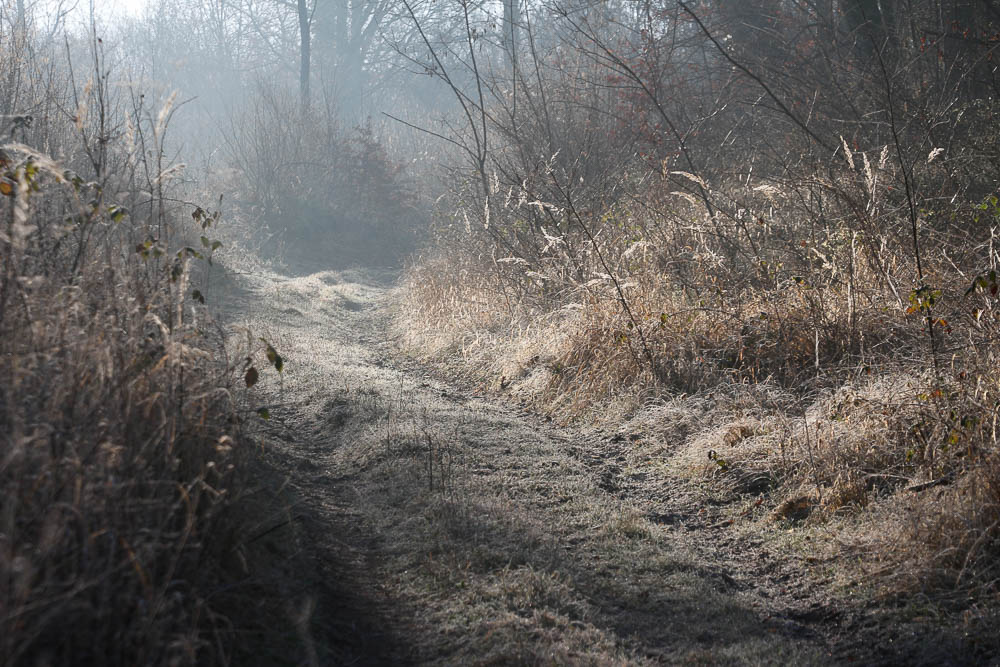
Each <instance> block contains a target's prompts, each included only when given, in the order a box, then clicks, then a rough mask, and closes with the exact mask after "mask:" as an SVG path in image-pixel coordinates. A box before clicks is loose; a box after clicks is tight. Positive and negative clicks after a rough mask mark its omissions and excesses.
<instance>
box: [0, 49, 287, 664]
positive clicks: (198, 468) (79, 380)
mask: <svg viewBox="0 0 1000 667" xmlns="http://www.w3.org/2000/svg"><path fill="white" fill-rule="evenodd" d="M0 36H2V35H0ZM94 48H97V47H96V45H94ZM5 55H7V56H14V55H15V54H11V53H9V52H5ZM37 64H38V63H31V62H28V61H25V60H21V59H19V58H15V57H11V58H7V59H0V69H3V71H4V75H3V76H4V79H5V80H20V81H21V84H22V86H21V88H19V90H20V92H21V97H20V98H17V99H7V98H3V99H0V102H2V103H3V105H4V106H3V109H5V110H8V111H9V110H10V109H9V108H8V105H10V104H24V105H25V106H26V107H27V110H33V109H44V108H47V107H48V106H51V105H53V104H63V106H64V107H67V108H69V107H70V106H72V105H69V104H67V100H66V99H65V98H61V97H59V96H60V95H66V94H68V93H66V92H65V91H66V89H67V86H66V82H65V81H61V82H60V81H59V79H58V77H59V76H60V70H59V68H58V67H52V68H51V69H50V70H48V74H49V77H50V78H49V79H47V80H46V79H41V78H39V76H38V73H37V72H35V71H34V70H33V69H32V67H33V66H34V65H37ZM62 74H65V73H64V72H63V73H62ZM19 77H20V78H19ZM107 82H108V79H107V78H104V79H101V80H100V82H99V83H97V84H95V85H93V86H88V87H87V88H86V89H85V90H84V92H83V93H82V99H80V100H79V101H78V102H79V103H78V108H79V111H78V117H77V123H76V125H75V126H74V125H73V124H72V123H69V124H60V123H59V122H57V121H54V120H50V119H49V118H48V117H46V118H42V117H36V118H35V122H34V124H29V125H27V126H25V127H24V128H21V129H20V130H18V132H17V137H16V138H17V139H18V140H19V142H20V143H17V144H10V145H6V146H4V147H3V150H2V151H0V157H2V159H0V195H2V196H0V256H2V260H0V267H2V268H0V376H2V377H3V378H4V382H3V385H2V387H0V443H2V444H0V498H2V501H0V662H2V663H3V664H5V665H21V664H25V665H27V664H31V665H46V664H79V665H86V664H94V665H97V664H100V665H124V664H130V665H132V664H143V665H159V664H171V665H182V664H189V665H194V664H199V665H201V664H229V663H231V662H239V663H245V662H246V660H243V659H241V658H240V656H244V657H245V653H244V652H245V651H248V650H249V651H251V652H253V651H256V650H258V649H260V648H261V646H262V645H263V644H264V643H266V642H267V641H270V640H271V639H273V637H275V636H277V635H278V634H280V632H281V628H282V627H283V626H284V625H289V621H288V620H287V619H282V618H280V614H279V615H278V617H276V616H273V614H272V615H271V616H268V614H269V613H272V612H269V611H268V610H267V609H261V608H260V604H261V602H262V601H264V600H269V599H271V598H269V595H273V593H269V592H268V590H269V589H268V587H267V586H266V585H263V584H262V583H261V582H260V581H259V580H257V579H255V578H254V577H253V576H252V573H251V569H252V567H253V565H254V564H255V563H254V559H255V552H254V548H255V547H254V546H253V545H249V544H248V542H249V541H250V540H251V539H252V538H253V536H254V535H255V534H256V533H257V532H258V529H259V528H260V527H261V524H262V522H264V521H267V520H269V519H270V518H271V517H270V516H267V515H259V516H253V515H251V514H250V510H249V508H250V507H251V504H249V503H250V501H251V500H253V499H252V497H254V496H255V495H259V494H256V490H255V489H253V487H252V486H251V485H250V481H249V480H250V478H249V476H248V473H249V471H250V468H251V466H252V465H253V464H254V461H255V459H256V458H257V453H256V452H255V451H254V449H253V446H252V445H251V444H250V441H249V439H248V438H247V436H246V434H245V432H244V427H243V423H244V418H245V417H246V415H247V412H248V408H249V406H248V405H247V401H246V398H245V396H244V395H243V394H244V393H245V388H242V389H243V392H242V393H241V389H240V388H239V387H240V385H241V384H242V374H243V371H244V370H245V369H244V366H243V357H245V356H247V355H250V354H253V355H254V358H255V359H259V356H258V355H259V353H260V350H258V349H256V348H252V349H242V350H241V351H240V355H239V357H238V358H237V359H236V360H235V361H233V360H231V359H230V358H229V357H227V355H226V349H225V344H224V340H223V333H222V331H221V329H220V328H219V327H218V326H217V325H216V324H215V323H213V321H212V319H211V318H210V317H209V316H208V312H207V311H206V309H205V306H203V305H202V303H201V302H200V301H201V299H199V297H198V293H199V292H200V291H202V290H204V289H205V286H204V284H203V283H202V282H200V281H198V282H196V281H195V279H194V277H193V274H195V273H198V274H200V275H204V274H205V269H208V268H210V267H208V266H207V264H206V260H207V255H208V254H209V253H210V252H211V249H210V248H206V247H203V245H208V246H210V241H209V243H207V244H203V243H202V242H201V241H200V240H199V236H200V235H202V234H209V235H213V231H212V230H211V229H209V228H206V227H204V226H199V225H196V224H195V223H193V222H192V220H191V210H190V208H186V207H185V208H183V209H179V208H175V205H174V204H173V203H172V202H174V201H175V200H174V199H173V198H172V197H171V196H170V188H171V187H172V186H171V181H172V178H173V177H175V176H176V174H177V173H179V172H178V169H177V168H173V167H171V166H170V165H165V164H160V163H155V160H154V162H152V163H151V162H147V160H148V159H149V157H148V156H154V155H156V154H157V153H161V152H162V150H163V146H162V137H163V135H164V130H165V123H166V119H167V118H168V117H169V109H167V110H164V111H163V112H161V113H159V114H155V115H154V114H151V113H146V112H145V110H143V109H141V108H136V109H133V111H132V112H131V115H130V116H128V117H126V115H124V112H118V111H116V112H115V113H112V112H111V111H110V110H109V108H108V107H107V106H104V105H110V104H111V103H112V101H113V100H114V99H117V98H116V97H111V96H112V95H117V94H118V93H119V92H120V91H112V90H111V89H110V88H109V87H108V83H107ZM57 84H60V85H57ZM97 91H100V93H101V94H103V97H101V95H99V94H98V92H97ZM0 97H2V96H0ZM134 99H141V98H134ZM121 108H122V107H120V106H118V107H116V109H119V110H120V109H121ZM18 110H21V109H20V108H19V109H18ZM99 111H100V113H98V112H99ZM5 118H6V116H5ZM112 135H113V136H114V137H116V138H115V140H113V141H112V140H107V137H108V136H112ZM145 142H149V144H147V143H145ZM35 143H45V144H46V145H48V146H51V147H52V149H53V150H57V151H58V152H59V153H60V154H62V155H64V156H65V158H64V160H63V161H62V162H60V163H56V162H55V161H53V160H52V159H50V158H49V157H47V156H45V155H42V154H40V153H37V152H35V151H34V150H32V149H31V148H29V147H28V146H29V145H31V144H35ZM154 147H155V150H152V148H154ZM142 174H145V175H146V176H145V178H146V180H145V181H144V182H143V181H142V180H141V176H142ZM111 193H114V194H111ZM185 246H189V248H188V249H185ZM195 247H197V248H198V251H195V250H194V248H195ZM196 268H198V271H195V269H196ZM265 363H266V362H265ZM253 503H254V504H253V505H252V506H253V507H254V508H256V509H258V510H259V509H260V507H261V506H264V507H266V506H267V505H266V503H263V500H262V499H261V498H259V497H257V498H256V499H255V500H253ZM271 601H272V602H273V599H272V600H271ZM244 604H253V605H254V606H255V608H256V613H259V614H261V616H262V619H261V620H262V622H266V621H264V618H269V619H270V622H271V623H272V625H271V628H270V629H269V630H268V633H270V634H265V633H263V632H255V633H254V634H255V635H256V637H257V638H255V639H253V640H252V641H247V640H246V639H245V638H244V637H243V636H242V633H244V632H246V631H247V629H248V628H250V627H255V626H256V623H257V621H252V622H250V623H248V622H247V619H246V618H241V617H240V616H239V615H237V614H233V613H232V612H234V611H238V610H239V607H240V606H241V605H244ZM261 628H263V625H262V626H261ZM261 628H258V630H259V629H261Z"/></svg>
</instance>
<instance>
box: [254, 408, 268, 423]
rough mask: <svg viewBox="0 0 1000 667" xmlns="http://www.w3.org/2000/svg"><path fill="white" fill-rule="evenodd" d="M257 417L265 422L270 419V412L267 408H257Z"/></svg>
mask: <svg viewBox="0 0 1000 667" xmlns="http://www.w3.org/2000/svg"><path fill="white" fill-rule="evenodd" d="M257 416H258V417H260V418H261V419H263V420H265V421H266V420H268V419H270V418H271V411H270V410H268V409H267V408H257Z"/></svg>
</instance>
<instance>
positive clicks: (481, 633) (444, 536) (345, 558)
mask: <svg viewBox="0 0 1000 667" xmlns="http://www.w3.org/2000/svg"><path fill="white" fill-rule="evenodd" d="M392 278H393V276H392V275H391V274H386V273H378V272H374V271H353V272H352V271H346V272H329V271H327V272H319V273H315V274H312V275H305V276H300V277H285V276H279V275H270V276H256V277H253V278H249V279H248V282H247V285H246V291H245V292H244V296H246V297H247V298H246V299H245V301H244V302H243V303H242V304H241V306H242V307H243V308H245V312H246V318H247V321H248V323H249V325H250V327H251V328H252V330H253V331H254V332H255V334H258V335H264V336H267V337H268V338H269V339H270V340H272V341H273V342H274V344H275V346H276V347H277V348H278V350H279V351H280V352H281V353H282V354H283V355H284V357H285V359H286V366H285V371H284V373H283V377H282V385H281V386H280V387H279V386H277V382H276V381H274V380H272V385H271V386H270V388H268V387H264V388H263V389H262V391H272V392H273V394H272V398H271V399H269V400H271V402H272V405H273V408H272V414H273V418H272V420H271V422H270V424H269V426H268V435H267V439H268V442H267V443H265V445H266V447H267V448H268V449H269V450H270V451H271V452H273V454H274V458H275V465H276V466H278V467H279V468H280V469H281V470H282V472H283V473H285V474H287V476H288V478H289V485H290V488H291V489H292V491H293V496H294V497H295V498H296V499H297V502H298V505H297V509H296V513H295V516H296V519H297V522H298V524H299V525H300V526H301V531H300V536H301V537H303V538H304V539H302V544H303V549H305V550H306V551H307V552H308V556H309V562H310V563H312V567H315V569H316V571H315V572H312V573H303V581H304V584H303V587H304V588H305V589H306V592H307V593H309V595H310V596H311V600H312V601H314V602H315V603H316V607H315V610H314V611H313V613H312V620H311V630H310V631H309V633H308V635H309V636H310V637H311V640H312V641H313V642H314V644H313V646H312V649H314V653H313V657H315V662H316V663H317V664H333V663H339V662H345V663H352V662H353V664H430V663H440V664H456V665H459V664H460V665H469V664H602V665H603V664H655V663H680V662H685V663H686V662H696V663H699V662H700V663H707V664H719V663H727V662H733V663H741V664H746V663H751V664H752V663H769V664H774V663H783V664H808V663H830V662H848V661H853V660H860V661H861V662H864V663H872V662H879V661H888V662H893V661H896V660H900V659H902V658H903V657H902V656H901V655H899V654H897V653H894V651H895V650H896V649H893V648H892V645H891V644H889V643H888V642H878V641H874V642H871V643H870V644H869V645H867V648H866V647H863V646H861V645H860V644H859V642H858V641H856V640H855V641H850V640H847V641H843V638H844V637H845V636H849V635H851V634H853V633H854V632H855V630H856V629H857V626H858V624H860V623H863V622H864V621H863V619H862V617H856V618H855V617H851V616H850V613H849V612H845V611H844V609H843V608H832V607H829V606H828V605H827V603H826V602H825V601H823V598H822V596H821V595H820V593H819V592H818V590H819V587H820V585H819V584H816V583H808V582H815V581H816V577H814V576H813V577H805V576H803V571H804V568H806V567H807V566H806V565H804V564H800V563H795V562H790V561H788V560H787V559H783V558H777V557H773V556H771V555H769V554H768V553H767V552H766V551H764V549H763V547H762V546H761V545H760V543H759V542H755V541H754V539H753V538H752V537H748V536H747V535H746V534H744V535H743V536H742V537H739V536H737V534H736V533H732V532H729V531H727V530H726V529H724V528H721V527H719V526H718V525H717V524H718V516H717V514H716V513H715V512H713V508H712V507H711V506H706V505H705V504H704V503H703V502H700V501H697V500H695V496H694V495H693V494H692V492H691V491H690V490H689V489H688V488H687V487H686V486H685V484H690V482H683V481H681V480H676V479H670V478H666V477H664V476H663V475H662V474H658V473H657V474H651V473H647V472H644V471H643V466H644V465H646V464H648V463H649V462H648V461H647V460H644V457H643V454H642V451H640V450H641V448H638V447H636V446H634V443H632V442H631V441H630V437H629V435H628V434H616V433H606V434H603V435H602V434H601V433H589V434H586V433H582V432H579V431H575V430H572V429H568V428H558V427H555V426H554V425H551V424H549V423H546V422H545V421H544V420H543V419H541V418H538V417H535V416H531V415H528V414H524V413H520V412H518V411H516V410H515V409H512V408H510V407H505V406H504V405H500V404H499V403H498V401H497V400H496V399H495V398H490V397H483V396H478V395H476V394H475V393H473V392H471V391H468V390H462V389H459V388H456V387H454V386H451V385H449V384H446V383H443V382H441V381H439V380H435V379H431V378H430V377H428V376H427V375H426V374H424V373H423V372H422V371H421V370H420V369H419V368H418V367H415V366H412V365H409V364H406V363H405V362H399V361H393V357H392V354H391V350H392V349H393V348H392V344H391V341H389V340H388V336H389V334H388V333H387V332H388V324H389V318H390V310H391V306H390V297H391V281H392ZM268 375H269V376H270V377H272V378H273V374H268ZM255 391H256V390H255ZM308 610H309V607H308V605H307V608H306V609H305V611H308ZM878 632H879V631H878V630H877V629H874V628H870V627H869V628H868V635H869V638H876V637H877V634H878ZM312 649H311V650H312ZM911 657H912V656H911ZM924 657H926V658H933V656H924ZM938 657H940V656H938ZM307 658H308V656H307Z"/></svg>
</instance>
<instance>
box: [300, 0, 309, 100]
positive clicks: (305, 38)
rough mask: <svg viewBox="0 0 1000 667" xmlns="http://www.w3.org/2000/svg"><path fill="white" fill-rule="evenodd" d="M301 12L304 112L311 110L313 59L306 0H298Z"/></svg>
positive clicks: (301, 94) (302, 98) (301, 88)
mask: <svg viewBox="0 0 1000 667" xmlns="http://www.w3.org/2000/svg"><path fill="white" fill-rule="evenodd" d="M298 13H299V43H300V47H299V98H300V102H301V106H302V113H303V114H304V113H306V112H308V111H309V97H310V93H309V65H310V60H311V53H310V51H311V44H310V37H311V36H310V23H311V21H310V20H309V19H310V17H309V7H308V6H307V5H306V0H298Z"/></svg>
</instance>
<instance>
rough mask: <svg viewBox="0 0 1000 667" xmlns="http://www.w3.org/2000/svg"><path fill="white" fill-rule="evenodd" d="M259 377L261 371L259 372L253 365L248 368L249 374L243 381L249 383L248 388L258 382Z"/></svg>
mask: <svg viewBox="0 0 1000 667" xmlns="http://www.w3.org/2000/svg"><path fill="white" fill-rule="evenodd" d="M259 379H260V373H258V372H257V369H256V368H255V367H253V366H251V367H250V368H249V369H247V374H246V375H244V376H243V381H244V382H246V383H247V388H248V389H249V388H250V387H252V386H254V385H255V384H257V380H259Z"/></svg>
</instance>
